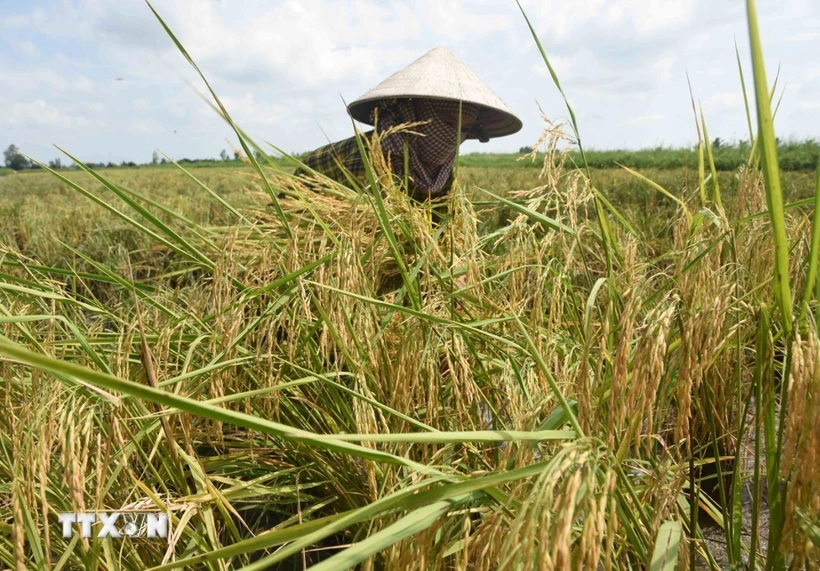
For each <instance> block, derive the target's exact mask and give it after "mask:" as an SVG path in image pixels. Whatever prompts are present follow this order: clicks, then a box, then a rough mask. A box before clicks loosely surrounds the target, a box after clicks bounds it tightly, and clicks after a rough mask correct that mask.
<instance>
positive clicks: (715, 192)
mask: <svg viewBox="0 0 820 571" xmlns="http://www.w3.org/2000/svg"><path fill="white" fill-rule="evenodd" d="M700 122H701V124H703V141H704V144H705V145H706V156H707V157H708V158H709V171H710V172H711V173H712V200H713V201H714V203H715V204H716V205H717V207H718V208H719V209H721V210H722V209H723V203H722V202H721V200H720V185H718V176H717V168H715V156H714V155H713V154H712V143H711V141H709V131H707V130H706V119H705V118H704V117H703V107H701V109H700ZM698 166H699V167H700V165H698Z"/></svg>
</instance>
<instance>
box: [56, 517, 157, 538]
mask: <svg viewBox="0 0 820 571" xmlns="http://www.w3.org/2000/svg"><path fill="white" fill-rule="evenodd" d="M57 520H58V521H59V522H60V523H61V524H63V537H65V538H70V537H71V536H72V534H73V533H74V526H75V524H77V527H78V528H79V530H80V532H81V535H82V537H88V538H90V537H92V535H91V526H92V525H93V524H94V523H97V522H99V523H101V524H102V527H101V528H100V529H99V531H97V538H102V537H110V538H112V539H121V538H122V537H123V536H126V537H146V538H148V539H155V538H167V537H168V515H167V514H164V513H161V512H112V513H111V514H110V515H109V514H108V513H107V512H93V513H91V512H86V513H72V512H64V513H61V514H59V515H58V516H57Z"/></svg>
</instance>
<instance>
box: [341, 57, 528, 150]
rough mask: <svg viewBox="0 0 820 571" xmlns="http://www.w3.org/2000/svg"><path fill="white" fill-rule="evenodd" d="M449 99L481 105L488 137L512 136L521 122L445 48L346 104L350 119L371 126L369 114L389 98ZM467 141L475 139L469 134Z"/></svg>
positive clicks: (480, 118)
mask: <svg viewBox="0 0 820 571" xmlns="http://www.w3.org/2000/svg"><path fill="white" fill-rule="evenodd" d="M417 97H418V98H428V99H450V100H455V101H463V102H464V103H476V104H478V105H480V106H481V111H480V112H479V114H478V119H477V120H478V123H479V124H480V125H481V127H482V128H483V131H484V133H485V134H486V135H487V136H488V137H503V136H504V135H512V134H513V133H516V132H518V131H519V130H520V129H521V126H522V125H521V120H520V119H519V118H518V117H516V116H515V115H514V114H513V112H512V110H511V109H510V108H509V107H507V105H506V104H505V103H504V102H503V101H501V99H500V98H499V97H498V95H496V94H495V93H493V92H492V91H490V88H489V87H487V86H486V85H484V82H483V81H481V80H480V79H479V78H478V76H476V74H475V73H473V71H472V70H471V69H470V68H469V67H467V66H466V65H464V63H462V62H461V61H460V60H459V59H458V58H457V57H456V56H455V54H453V52H451V51H450V50H448V49H447V48H433V49H432V50H430V51H429V52H427V53H426V54H424V55H423V56H421V57H420V58H419V59H417V60H416V61H414V62H413V63H411V64H410V65H408V66H407V67H405V68H404V69H401V70H399V71H397V72H396V73H394V74H393V75H391V76H390V77H388V78H387V79H385V80H384V81H382V82H381V83H380V84H379V85H377V86H376V87H374V88H373V89H371V90H370V91H368V92H367V93H365V94H364V95H362V96H361V97H359V98H358V99H357V100H356V101H354V102H353V103H351V104H350V105H348V107H347V109H348V111H349V112H350V114H351V115H352V116H353V118H354V119H356V120H357V121H361V122H362V123H365V124H367V125H372V124H373V122H372V120H371V112H372V111H373V108H374V107H377V106H378V104H379V103H380V102H381V101H384V100H389V99H399V98H401V99H412V98H417ZM470 138H476V135H475V134H471V136H470Z"/></svg>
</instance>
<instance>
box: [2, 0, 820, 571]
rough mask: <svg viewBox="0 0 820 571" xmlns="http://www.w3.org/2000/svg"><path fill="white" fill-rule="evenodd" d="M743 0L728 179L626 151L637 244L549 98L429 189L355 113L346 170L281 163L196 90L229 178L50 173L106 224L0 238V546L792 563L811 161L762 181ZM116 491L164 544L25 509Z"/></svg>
mask: <svg viewBox="0 0 820 571" xmlns="http://www.w3.org/2000/svg"><path fill="white" fill-rule="evenodd" d="M157 17H158V18H160V16H159V15H158V16H157ZM160 22H162V21H161V19H160ZM748 22H749V32H750V38H751V40H752V41H751V45H752V59H753V62H754V66H753V70H752V71H753V85H754V94H755V98H754V101H755V105H756V107H755V109H756V112H757V117H758V129H757V135H756V143H755V145H754V146H753V148H754V149H755V150H754V151H753V152H754V153H758V155H755V156H750V157H749V160H748V161H746V162H745V163H744V166H742V167H741V168H740V169H739V170H738V171H737V173H736V177H735V178H734V181H735V189H734V192H732V193H727V192H725V191H726V186H725V185H722V184H719V183H718V178H717V174H718V173H717V172H716V170H715V168H714V161H713V158H712V157H711V152H710V150H709V147H708V146H705V147H704V149H703V151H704V153H705V154H704V157H705V161H704V163H703V164H704V165H706V164H708V165H709V167H710V168H709V169H708V170H709V171H711V172H710V174H708V175H707V174H705V173H706V170H707V169H706V168H702V169H700V174H699V175H698V177H697V179H696V180H692V181H690V182H689V183H688V185H685V186H684V187H683V190H682V191H680V192H678V191H677V189H672V190H669V188H670V187H669V185H667V184H663V185H661V184H659V183H658V182H655V181H654V180H652V179H651V178H649V177H648V176H646V175H645V174H640V173H637V172H635V171H632V172H629V173H628V176H635V175H637V180H638V181H639V183H640V184H641V185H646V187H647V188H649V189H651V191H652V192H653V193H656V194H655V198H654V199H653V200H656V201H657V204H658V205H659V207H663V209H664V211H665V212H669V216H668V218H667V219H666V220H663V221H661V222H660V224H661V226H662V234H663V235H662V237H660V238H659V237H658V236H652V235H650V229H648V228H647V226H646V225H645V224H644V223H643V222H642V221H641V220H640V219H635V218H633V216H632V214H633V212H632V211H631V210H630V209H626V208H622V207H621V205H619V204H617V203H615V202H614V201H613V200H611V197H610V196H608V193H607V188H606V181H603V182H602V181H601V180H599V179H598V178H596V177H597V176H598V174H597V173H596V171H594V170H593V169H591V168H587V167H588V166H589V165H583V164H582V165H581V167H582V168H576V166H575V165H574V163H573V160H572V155H570V154H569V152H571V151H572V149H574V148H577V150H578V155H576V156H581V157H583V156H584V154H583V153H581V151H580V149H581V146H580V144H581V141H580V135H579V126H578V125H577V124H575V122H574V119H573V124H571V125H569V126H564V127H565V128H567V129H570V130H571V132H572V135H571V136H569V135H567V134H566V133H565V131H564V128H563V127H562V126H561V125H555V124H552V123H546V124H545V131H544V136H543V137H542V140H541V141H540V143H543V144H544V146H545V147H546V149H547V150H548V152H547V153H546V155H545V156H544V160H543V165H542V167H543V168H542V170H541V173H540V174H541V178H540V180H539V183H538V184H537V186H535V187H534V188H531V189H529V190H521V189H512V190H510V191H509V192H501V190H500V189H498V188H493V187H492V186H491V185H488V184H483V183H481V184H473V185H467V184H466V180H465V179H466V178H467V175H466V174H461V175H460V176H461V177H462V180H461V184H459V185H456V188H455V190H454V192H453V194H452V195H451V196H450V197H448V199H447V202H446V204H443V205H442V204H429V203H426V204H419V203H415V202H413V201H412V200H411V199H410V198H409V197H408V196H407V193H406V192H404V190H403V188H402V181H400V180H396V179H395V177H393V176H392V175H391V174H390V173H391V169H390V165H389V164H388V160H389V158H387V157H385V156H384V155H383V154H382V153H381V152H380V147H379V140H378V137H377V136H376V137H374V138H372V139H363V140H362V141H361V143H362V150H363V151H364V150H365V148H367V149H366V150H368V151H369V157H370V159H371V160H369V161H368V163H367V164H368V176H367V182H366V184H365V185H364V186H359V185H356V184H353V181H351V184H350V185H343V184H339V183H336V182H333V181H330V180H328V179H326V178H324V177H322V176H321V175H318V173H317V174H316V176H312V177H309V178H300V177H296V176H294V175H293V174H292V172H291V170H290V169H288V168H283V167H282V163H281V162H280V161H277V160H273V159H272V158H271V157H270V156H269V155H268V154H267V153H265V152H264V151H265V150H266V149H267V150H269V151H271V154H275V153H274V150H275V149H274V148H273V147H263V145H262V144H260V143H257V142H254V141H252V140H251V139H250V138H248V137H247V136H246V135H245V134H244V132H243V131H242V130H241V129H240V128H239V127H238V126H236V125H234V124H233V122H232V121H231V120H230V116H229V114H228V110H227V109H225V108H224V107H223V106H222V104H221V103H220V102H219V99H218V97H217V94H216V93H212V95H213V98H214V102H215V107H216V109H217V110H218V111H219V112H220V113H221V114H222V116H223V117H224V118H225V120H226V121H228V122H229V123H230V124H231V126H232V127H233V128H234V129H235V132H236V135H237V137H238V138H239V140H240V142H241V147H242V148H243V149H244V150H245V152H246V154H247V160H248V162H249V163H251V166H252V170H249V171H248V174H247V177H248V178H247V193H246V194H247V197H246V198H247V200H240V198H239V197H234V196H227V197H226V196H225V193H224V192H221V191H220V190H219V189H216V188H212V185H209V184H208V183H207V182H206V181H204V180H202V178H200V177H197V176H196V175H195V174H193V173H192V172H189V171H185V169H184V167H182V166H179V165H178V166H179V168H180V169H182V171H183V172H182V174H183V175H184V176H186V177H187V178H189V179H190V180H191V181H192V182H193V183H194V188H196V191H197V192H198V193H199V194H198V195H197V204H199V205H201V207H202V208H206V210H207V212H208V213H210V214H208V215H207V216H206V215H205V214H202V215H201V216H199V215H194V214H192V213H191V212H186V211H185V209H184V208H182V207H181V206H182V205H176V206H177V207H175V205H174V204H173V203H172V202H171V201H172V200H173V199H172V198H171V197H168V198H167V199H166V200H163V199H156V198H152V197H150V196H148V195H147V194H145V193H142V192H140V191H139V190H137V189H131V188H127V186H126V185H125V184H123V183H121V182H117V181H116V180H114V177H113V176H108V175H106V174H103V173H100V172H97V171H95V170H94V169H90V168H87V167H85V166H84V165H82V164H81V163H80V162H79V161H78V160H77V159H73V160H74V161H75V162H77V163H78V165H79V166H80V168H81V169H82V170H83V171H85V174H86V175H87V176H85V177H83V178H82V179H79V178H75V177H68V176H66V175H64V174H62V173H60V172H57V171H50V172H51V173H52V174H53V175H54V176H56V177H58V178H60V180H61V181H62V182H63V183H64V184H65V185H67V187H68V188H71V189H72V191H73V192H76V193H78V194H79V195H80V196H82V197H83V199H84V200H85V201H86V202H85V203H84V204H85V208H86V209H87V213H89V214H90V213H95V215H96V214H97V213H100V215H104V216H106V217H110V219H111V220H116V224H118V225H119V226H120V228H121V229H122V231H123V232H127V234H128V236H130V237H131V238H130V241H127V242H126V241H123V240H120V239H119V238H118V237H117V236H113V237H111V238H110V240H109V241H107V242H105V243H107V244H111V245H114V244H119V245H120V247H119V248H118V249H117V251H116V252H115V253H114V254H112V253H111V252H96V251H94V250H89V249H85V250H84V249H81V248H78V247H75V246H72V245H71V244H70V243H68V242H69V241H66V242H64V243H63V244H60V245H59V248H58V247H57V246H55V249H54V250H47V249H45V247H43V248H40V249H38V250H37V251H40V252H47V253H48V255H50V256H52V260H56V261H44V260H42V259H36V258H35V257H32V256H31V255H26V254H25V253H23V252H21V248H20V247H19V246H20V242H15V244H12V243H8V242H7V243H5V244H4V247H3V257H2V266H3V267H2V270H0V327H1V329H0V356H2V358H0V367H2V378H3V381H4V382H3V383H2V385H0V398H1V399H2V402H3V405H4V410H5V414H4V415H2V417H0V423H2V430H0V476H2V477H0V531H1V532H2V533H0V562H2V564H3V566H4V567H8V568H16V569H29V568H45V569H92V568H94V569H96V568H105V569H109V568H110V569H154V570H157V571H159V570H165V569H182V568H196V569H214V570H218V569H246V570H251V569H257V570H260V569H297V568H298V569H302V568H308V567H310V568H311V569H328V570H335V569H346V568H360V569H487V570H491V569H569V568H590V569H595V568H603V569H622V568H638V569H642V568H650V569H673V568H676V567H681V568H685V567H688V568H691V569H697V568H715V569H716V568H724V567H729V566H731V567H733V568H749V569H756V568H760V569H764V568H765V569H785V568H787V567H789V568H800V567H802V566H805V567H808V568H817V565H818V563H817V562H818V559H820V557H819V555H820V551H818V549H819V548H820V504H818V498H820V489H818V485H820V484H818V481H820V474H818V470H820V468H818V466H820V464H818V462H817V452H816V451H817V450H818V445H820V420H818V419H820V406H818V402H820V382H819V380H820V370H818V367H820V346H818V335H817V326H816V315H817V307H818V306H817V288H818V285H817V279H816V274H817V257H818V243H820V224H818V218H817V216H816V214H815V213H814V212H813V209H812V208H811V207H812V206H813V205H814V203H815V199H816V196H817V195H818V194H820V177H818V179H817V186H816V193H815V198H812V199H809V200H805V201H798V202H793V203H788V204H787V203H785V202H784V198H783V193H782V187H781V182H780V173H779V171H778V169H777V165H778V159H777V155H776V151H777V149H776V147H775V146H774V142H775V141H774V131H773V127H772V112H771V107H770V89H769V85H768V84H767V81H766V77H765V70H764V69H763V63H762V48H761V47H760V38H759V36H758V32H757V22H756V16H755V11H754V4H753V2H752V0H748ZM162 25H163V26H164V24H162ZM531 29H532V28H531ZM166 31H167V32H168V34H169V36H170V37H171V39H172V40H173V41H174V42H176V44H177V45H178V47H179V48H180V50H181V51H182V52H183V54H185V57H186V58H187V59H188V61H189V62H190V63H191V64H192V65H193V60H192V59H191V58H190V57H189V56H188V55H187V54H186V53H185V52H184V48H182V45H181V44H180V43H179V42H178V41H177V40H176V38H174V36H173V33H172V31H171V30H169V29H168V28H166ZM533 37H534V38H535V34H534V33H533ZM535 39H536V41H537V38H535ZM539 47H541V50H540V53H541V55H542V56H543V59H544V61H545V63H546V64H547V65H549V59H548V53H547V50H545V49H543V46H541V44H540V43H539ZM550 69H551V68H550ZM553 76H554V77H555V79H556V83H558V82H557V76H555V74H554V73H553ZM570 112H571V110H570ZM697 122H698V123H697V124H698V125H699V127H698V128H699V129H701V128H702V129H703V131H704V134H705V132H706V125H705V121H703V120H702V118H700V117H698V119H697ZM707 140H708V137H707ZM561 148H568V151H565V152H561V151H559V149H561ZM251 150H255V151H260V156H261V158H260V159H259V160H257V159H256V158H255V157H254V156H253V155H252V154H251V152H250V151H251ZM69 156H70V155H69ZM758 156H759V162H758V160H757V158H756V157H758ZM758 164H759V165H760V167H759V168H758V167H757V165H758ZM43 168H45V169H46V170H50V169H48V167H45V166H44V167H43ZM84 181H87V182H88V183H90V182H93V183H94V186H93V187H92V186H91V184H87V182H84ZM473 182H475V181H473ZM468 189H472V190H468ZM505 190H506V189H505ZM806 207H808V210H807V209H806ZM89 231H90V229H89ZM66 253H70V257H67V255H66ZM61 260H70V261H71V263H66V264H64V265H61V263H60V261H61ZM101 260H105V261H101ZM147 507H151V508H155V509H159V510H161V511H162V512H164V513H166V514H168V516H169V518H170V523H171V525H170V529H171V533H170V535H169V538H168V540H167V541H164V540H163V541H154V540H147V539H128V538H124V539H121V540H112V539H88V538H82V537H80V536H79V535H77V534H74V535H72V536H70V537H64V536H63V534H62V533H61V526H60V525H59V524H58V522H57V514H58V513H61V512H82V511H95V510H96V511H100V512H103V511H107V512H112V511H118V510H121V509H123V508H133V509H138V508H147Z"/></svg>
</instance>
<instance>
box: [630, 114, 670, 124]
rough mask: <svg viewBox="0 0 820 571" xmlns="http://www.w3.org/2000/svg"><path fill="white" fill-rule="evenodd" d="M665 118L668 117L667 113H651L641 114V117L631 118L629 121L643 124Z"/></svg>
mask: <svg viewBox="0 0 820 571" xmlns="http://www.w3.org/2000/svg"><path fill="white" fill-rule="evenodd" d="M664 119H666V114H665V113H651V114H649V115H641V116H640V117H635V118H634V119H630V120H629V123H630V124H631V125H642V124H646V123H656V122H658V121H663V120H664Z"/></svg>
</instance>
